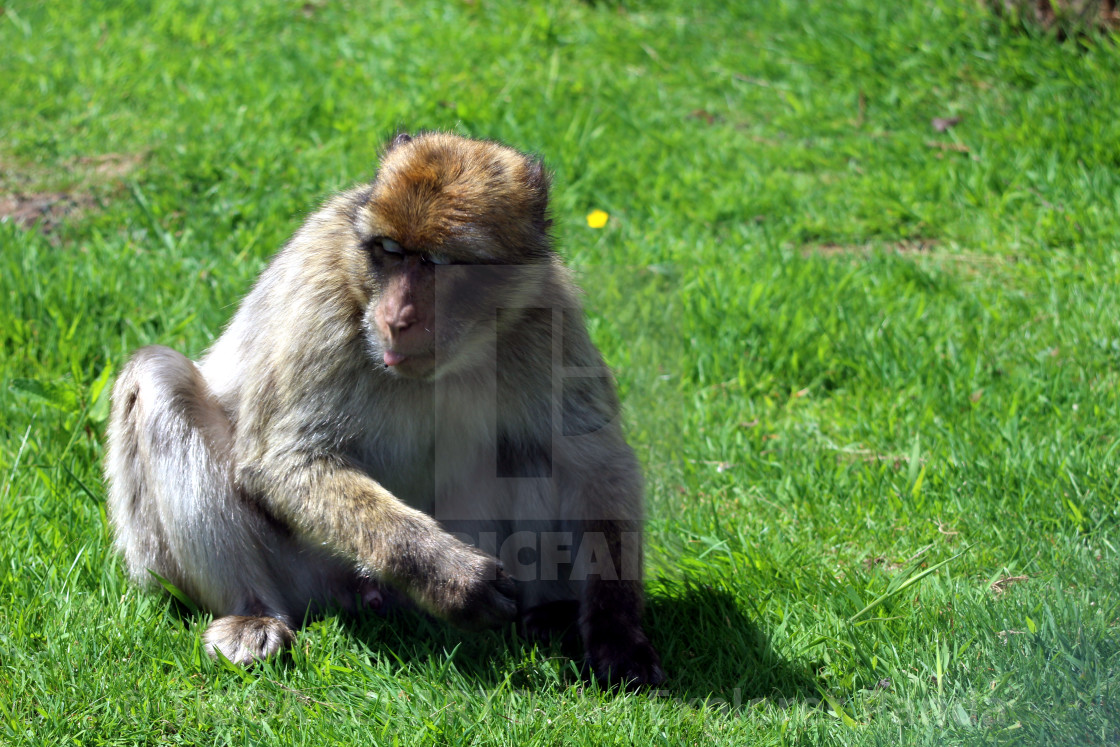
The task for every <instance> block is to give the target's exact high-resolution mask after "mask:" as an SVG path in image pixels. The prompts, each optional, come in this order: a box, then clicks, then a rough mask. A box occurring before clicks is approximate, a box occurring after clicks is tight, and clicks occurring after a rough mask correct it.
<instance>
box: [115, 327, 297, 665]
mask: <svg viewBox="0 0 1120 747" xmlns="http://www.w3.org/2000/svg"><path fill="white" fill-rule="evenodd" d="M231 447H232V428H231V425H230V421H229V419H228V417H227V416H226V414H225V413H224V412H223V411H222V409H221V408H220V407H219V405H218V403H217V401H216V400H215V399H214V397H213V395H212V394H211V393H210V391H209V388H208V387H207V385H206V383H205V381H204V380H203V378H202V376H201V375H200V374H199V372H198V369H197V367H196V366H195V364H194V363H193V362H192V361H190V360H189V359H188V358H186V357H185V356H183V355H181V354H179V353H177V352H175V351H173V350H170V349H168V348H164V347H148V348H144V349H142V350H140V351H138V352H137V353H136V355H135V356H133V358H132V360H131V361H130V362H129V363H128V365H127V366H126V367H125V369H124V370H123V371H122V372H121V375H120V377H119V378H118V380H117V383H116V385H115V387H114V389H113V408H112V419H111V421H110V427H109V446H108V455H107V459H106V477H107V478H108V483H109V515H110V518H111V519H112V522H113V525H114V527H115V529H116V545H117V547H118V549H119V550H120V551H121V552H122V553H123V555H124V558H125V563H126V565H127V567H128V571H129V574H130V575H131V576H132V578H133V579H134V580H135V581H137V582H138V583H140V584H141V585H143V586H148V587H151V586H153V578H152V577H151V575H150V573H149V571H152V572H155V573H158V574H159V575H160V576H162V577H164V578H166V579H167V580H169V581H170V582H171V583H173V584H175V586H176V587H178V588H179V589H181V590H182V591H183V592H184V593H185V594H187V595H188V596H189V597H190V598H192V599H193V600H195V601H196V602H197V603H198V604H199V605H200V606H202V607H204V608H206V609H208V610H210V611H212V612H213V613H214V614H215V615H216V616H217V619H216V620H215V621H214V623H213V624H212V625H211V626H210V628H209V629H208V630H207V631H206V634H205V642H206V648H207V650H208V651H209V652H210V653H211V654H213V653H214V652H215V651H221V652H222V654H224V655H225V656H226V658H228V659H230V660H231V661H235V662H239V663H248V662H251V661H252V660H254V659H257V658H263V657H267V656H270V655H272V654H274V653H276V652H277V651H279V650H280V649H281V648H282V647H283V646H285V645H286V644H288V643H289V642H290V641H291V640H292V629H291V626H292V620H291V619H290V617H289V616H288V614H287V611H288V609H289V608H288V607H287V606H286V605H285V604H284V597H283V595H282V594H281V593H280V591H279V590H278V588H277V584H276V582H275V580H274V579H273V578H271V577H270V572H269V566H268V562H267V558H266V557H265V555H266V553H267V552H268V545H269V543H270V542H273V541H274V540H277V539H278V537H277V536H276V534H277V532H276V529H275V528H274V527H273V526H270V524H269V522H268V521H267V519H266V517H264V516H263V515H262V513H261V512H260V510H259V509H257V508H254V507H253V506H251V505H250V504H248V503H247V502H246V501H244V500H240V499H239V498H240V497H239V495H238V493H237V491H236V490H235V488H234V485H233V482H232V479H231V464H230V454H231Z"/></svg>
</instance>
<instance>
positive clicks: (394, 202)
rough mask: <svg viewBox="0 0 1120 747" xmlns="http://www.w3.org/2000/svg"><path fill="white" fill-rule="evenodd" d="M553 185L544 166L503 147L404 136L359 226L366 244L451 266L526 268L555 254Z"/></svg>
mask: <svg viewBox="0 0 1120 747" xmlns="http://www.w3.org/2000/svg"><path fill="white" fill-rule="evenodd" d="M548 187H549V176H548V174H547V173H546V172H545V170H544V167H543V165H542V164H541V162H540V161H538V160H535V159H531V158H528V157H526V156H525V155H524V154H522V153H520V152H518V151H516V150H514V149H512V148H509V147H507V146H504V145H501V144H499V143H493V142H487V141H481V140H468V139H466V138H463V137H459V136H458V135H452V134H450V133H444V132H428V133H423V134H420V135H417V136H415V137H410V136H408V135H403V134H402V135H398V136H397V137H396V138H394V139H393V141H392V142H391V143H390V144H389V146H388V147H387V148H386V150H385V152H384V154H383V155H382V159H381V167H380V169H379V170H378V173H377V178H376V179H375V180H374V183H373V187H372V192H371V193H370V195H369V199H368V201H367V202H366V203H365V204H364V205H362V206H360V207H359V209H358V210H357V211H356V214H355V228H356V229H357V230H358V233H359V236H360V237H361V238H362V239H363V240H369V239H372V238H377V237H384V238H388V239H392V240H393V241H395V242H397V243H398V244H399V245H400V246H402V247H404V248H405V249H406V250H409V251H412V252H420V253H431V254H437V253H438V254H440V255H443V256H445V257H446V258H448V259H450V260H451V261H456V260H457V259H460V258H466V259H467V261H471V262H477V261H478V259H479V258H480V257H486V258H489V259H491V260H492V261H494V262H498V263H506V262H518V263H520V262H525V261H526V260H531V259H534V258H543V257H545V256H547V255H548V253H549V249H550V243H551V242H550V239H549V236H548V228H549V226H550V224H551V221H549V219H548Z"/></svg>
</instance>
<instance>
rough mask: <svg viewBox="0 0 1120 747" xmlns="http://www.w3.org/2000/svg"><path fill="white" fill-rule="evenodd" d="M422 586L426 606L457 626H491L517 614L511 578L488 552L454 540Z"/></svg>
mask: <svg viewBox="0 0 1120 747" xmlns="http://www.w3.org/2000/svg"><path fill="white" fill-rule="evenodd" d="M453 541H454V542H455V545H456V546H454V547H452V548H447V552H446V553H445V554H444V562H443V563H442V568H441V571H442V572H441V573H438V574H437V578H434V579H432V583H430V584H428V588H427V589H426V590H425V591H426V594H425V596H427V597H428V599H427V600H426V601H427V602H428V605H427V606H428V607H429V608H430V609H431V610H432V612H434V613H435V614H436V615H439V616H440V617H442V618H443V619H445V620H447V621H448V622H450V623H452V624H454V625H457V626H459V627H461V628H467V629H470V630H477V629H482V628H492V627H495V626H498V625H501V624H502V623H505V622H508V621H510V620H513V619H514V617H515V616H516V615H517V599H516V589H515V588H514V584H513V579H512V578H510V577H509V575H508V574H507V573H506V572H505V570H504V569H503V568H502V562H501V561H500V560H498V559H497V558H495V557H494V556H492V555H488V554H486V553H484V552H482V551H481V550H479V549H477V548H475V547H471V546H470V545H466V544H463V543H461V542H459V541H458V540H453Z"/></svg>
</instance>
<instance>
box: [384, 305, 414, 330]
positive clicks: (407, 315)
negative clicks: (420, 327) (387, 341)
mask: <svg viewBox="0 0 1120 747" xmlns="http://www.w3.org/2000/svg"><path fill="white" fill-rule="evenodd" d="M419 318H420V317H419V315H418V314H417V313H416V307H415V306H413V305H411V304H409V305H408V306H402V307H401V308H400V309H399V310H398V311H397V313H396V314H394V315H393V317H392V318H391V319H389V320H388V321H389V330H390V331H391V332H392V333H393V335H394V336H395V335H399V334H400V333H402V332H404V331H405V330H407V329H408V328H410V327H412V326H413V325H415V324H416V322H417V321H419Z"/></svg>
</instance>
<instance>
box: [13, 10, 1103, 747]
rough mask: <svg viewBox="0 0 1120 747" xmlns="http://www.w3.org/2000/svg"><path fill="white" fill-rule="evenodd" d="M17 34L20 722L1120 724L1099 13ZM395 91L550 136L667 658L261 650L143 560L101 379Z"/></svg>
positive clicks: (24, 737) (357, 640)
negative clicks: (116, 525) (1090, 32)
mask: <svg viewBox="0 0 1120 747" xmlns="http://www.w3.org/2000/svg"><path fill="white" fill-rule="evenodd" d="M0 70H2V71H3V72H2V74H0V213H3V214H4V215H5V216H6V217H5V219H4V220H3V221H2V222H0V346H2V357H0V402H2V410H0V412H2V413H3V420H2V426H3V427H2V428H0V743H3V744H12V745H17V744H83V745H102V744H164V743H183V744H257V743H262V742H266V743H268V744H308V745H323V744H358V743H375V744H394V743H400V744H409V745H411V744H533V745H536V744H548V745H553V744H555V745H562V744H563V745H569V744H588V745H591V744H594V745H600V744H619V745H632V744H647V743H649V744H709V743H726V744H748V743H749V744H880V743H891V744H896V743H902V744H925V743H950V744H954V743H961V744H989V743H993V744H1000V743H1035V744H1114V743H1116V742H1117V741H1120V550H1118V545H1120V508H1118V503H1117V496H1118V494H1120V453H1118V446H1120V440H1118V439H1120V251H1118V250H1120V243H1118V242H1120V240H1118V237H1120V118H1118V117H1117V116H1116V115H1117V112H1118V111H1120V47H1118V46H1117V44H1116V43H1115V41H1110V40H1108V39H1107V38H1101V37H1085V38H1081V39H1073V40H1069V41H1065V42H1059V41H1058V40H1056V39H1055V38H1054V37H1053V36H1052V35H1045V34H1042V33H1040V32H1038V31H1037V30H1032V29H1024V28H1022V27H1020V26H1017V25H1015V24H1013V23H1011V22H1009V21H1007V20H1001V19H998V18H994V17H992V16H991V15H989V14H988V13H987V12H986V11H985V10H984V8H983V7H982V6H981V4H980V3H979V2H975V1H974V0H932V1H931V2H924V3H896V2H888V1H886V0H879V1H876V0H838V1H837V2H833V3H810V2H807V0H801V1H797V0H776V1H775V2H745V1H739V2H730V3H725V2H715V1H714V0H701V1H700V2H684V0H650V1H649V2H642V1H641V0H636V1H635V2H614V1H612V0H603V1H602V2H593V1H588V2H577V1H575V0H571V1H565V2H555V3H538V2H532V3H519V2H514V1H513V0H508V1H507V0H442V1H441V2H436V1H434V0H415V1H414V2H392V1H387V2H383V3H361V2H356V1H355V0H346V1H343V2H334V1H329V2H328V1H326V0H312V1H311V2H304V1H303V0H277V1H274V2H261V3H233V2H226V1H224V0H179V1H176V0H167V1H166V2H163V1H158V2H157V1H156V0H152V1H138V2H130V3H105V4H103V3H101V2H96V1H94V0H91V1H89V2H84V3H79V2H74V1H73V0H59V1H58V2H51V3H40V2H34V1H29V0H15V2H8V3H5V4H4V6H3V8H2V9H0ZM400 129H405V130H410V131H411V130H420V129H446V130H453V131H456V132H459V133H462V134H465V135H471V136H478V137H488V138H496V139H499V140H502V141H505V142H508V143H511V144H513V145H515V146H517V147H519V148H522V149H525V150H529V151H533V152H535V153H538V154H540V155H541V156H542V157H543V158H544V159H545V161H546V163H547V164H548V165H549V167H550V168H551V169H552V171H553V172H554V187H553V194H554V199H553V217H554V219H555V230H556V234H557V238H558V246H559V247H560V251H561V252H562V253H563V255H564V256H565V257H566V258H567V260H568V261H569V263H570V264H571V266H572V267H573V268H574V270H575V273H576V275H577V277H578V278H579V279H580V282H581V283H582V285H583V286H584V288H585V290H586V306H587V315H588V320H589V324H590V328H591V332H592V335H593V337H594V338H595V341H596V342H597V343H598V344H599V345H600V347H601V348H602V350H603V353H604V355H605V357H606V358H607V360H608V362H609V363H610V364H611V366H612V367H613V369H614V370H615V372H616V376H617V378H618V381H619V385H620V389H621V393H622V397H623V402H624V416H625V420H626V424H627V432H628V435H629V439H630V442H631V443H632V445H633V446H634V447H635V449H636V451H637V452H638V454H639V456H640V458H641V460H642V463H643V466H644V469H645V474H646V482H647V503H648V507H649V508H648V522H647V526H646V532H647V540H648V543H649V551H648V557H647V567H646V574H647V584H646V586H647V596H648V601H647V614H646V619H647V629H648V630H649V633H650V636H651V638H652V639H653V641H654V643H655V645H656V646H657V647H658V648H659V650H660V651H661V654H662V657H663V660H664V664H665V668H666V670H667V672H668V674H669V682H668V683H667V684H666V685H665V686H664V688H663V689H661V690H658V691H656V692H644V693H633V694H625V693H623V694H620V693H612V692H603V691H601V690H599V689H598V688H596V687H593V686H588V685H586V684H585V683H584V682H583V681H582V680H581V678H580V676H579V674H578V672H577V662H574V661H572V660H570V659H569V658H566V657H565V656H564V655H563V652H561V651H560V649H559V647H558V646H553V647H549V646H543V647H534V646H530V645H528V644H527V643H525V642H524V641H522V640H520V639H519V638H518V637H517V636H516V635H515V634H513V632H512V631H496V632H488V633H475V634H471V633H461V632H459V631H457V630H454V629H452V628H450V627H448V626H446V625H444V624H442V623H439V622H436V621H432V620H428V619H423V618H421V617H419V616H416V615H411V616H409V615H405V616H404V617H403V618H398V619H395V620H393V619H390V620H385V619H381V618H377V617H374V618H350V617H346V616H341V615H337V616H327V617H325V618H322V619H319V620H317V621H314V622H313V623H311V624H310V625H309V626H307V627H306V628H304V629H303V630H302V631H301V632H300V633H299V635H298V638H297V641H296V645H295V647H294V649H293V651H292V653H291V655H290V656H286V657H283V658H280V659H277V660H274V661H270V662H268V663H265V664H263V665H262V666H260V667H257V668H254V669H252V670H249V671H242V670H239V669H235V668H232V667H230V666H224V665H223V664H221V663H216V662H213V661H211V660H209V659H208V658H207V657H206V656H205V655H204V654H203V653H202V650H201V641H200V635H201V632H202V631H203V630H204V629H205V626H206V624H207V623H208V620H209V618H208V617H206V616H205V615H193V614H191V613H190V612H188V611H186V610H184V609H182V608H180V607H179V606H178V605H177V604H176V603H175V602H174V601H173V600H172V599H171V598H170V597H167V596H157V595H150V594H145V593H141V592H138V591H137V590H136V589H134V588H132V587H131V586H129V584H128V583H127V582H126V581H125V578H124V572H123V567H122V565H121V563H120V562H119V561H118V559H117V558H116V557H115V556H114V554H113V552H112V549H111V536H110V531H109V527H108V524H107V521H106V516H105V487H104V484H103V482H102V479H101V472H100V469H101V468H100V464H101V459H102V456H103V453H104V445H103V437H104V429H105V423H106V418H107V413H108V401H107V400H108V391H109V387H108V384H109V383H110V382H111V381H112V379H113V377H114V375H115V373H116V372H118V371H119V370H120V369H121V367H122V366H123V364H124V362H125V361H126V360H127V357H128V355H129V353H130V351H132V350H133V349H135V348H137V347H139V346H141V345H145V344H149V343H160V344H164V345H170V346H172V347H174V348H176V349H178V350H181V351H183V352H185V353H187V354H189V355H192V356H197V355H198V354H200V353H201V352H202V351H203V350H205V349H206V347H207V345H208V344H209V343H210V342H212V341H213V340H214V338H215V337H216V335H217V334H218V333H219V332H220V331H221V329H222V327H223V325H224V324H225V323H226V321H227V320H228V319H229V317H230V315H231V314H232V312H233V309H234V308H235V307H236V303H237V300H238V299H239V298H240V297H241V296H242V295H243V294H244V293H245V292H246V291H247V290H248V288H249V286H250V285H251V283H252V281H253V279H254V277H255V276H256V275H257V273H258V272H259V271H260V270H261V268H262V267H263V266H264V264H265V263H266V262H267V260H268V258H269V257H270V256H271V255H272V253H274V252H275V251H276V250H277V249H278V248H279V247H280V246H281V245H282V244H283V242H284V241H285V239H286V238H287V236H288V235H290V233H291V232H292V231H293V230H294V229H295V227H296V226H298V225H299V223H300V222H301V220H302V218H303V217H304V216H306V215H307V214H308V213H309V211H311V210H313V209H314V207H315V206H316V205H317V204H318V203H319V202H320V201H321V200H322V199H324V198H325V196H326V195H328V194H329V193H331V192H332V191H334V190H336V189H339V188H341V187H344V186H347V185H349V184H352V183H355V182H357V181H360V180H363V179H368V178H369V177H370V176H371V175H372V174H373V172H374V170H375V168H376V163H377V158H378V149H379V146H380V145H381V144H382V143H383V142H384V141H385V139H386V138H387V137H389V136H391V135H392V134H393V133H394V132H396V131H398V130H400ZM593 210H602V211H605V212H606V213H608V214H609V219H608V221H607V223H606V225H605V226H603V227H602V228H592V227H591V226H590V225H589V223H588V220H587V216H588V215H589V214H590V213H591V212H592V211H593Z"/></svg>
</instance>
